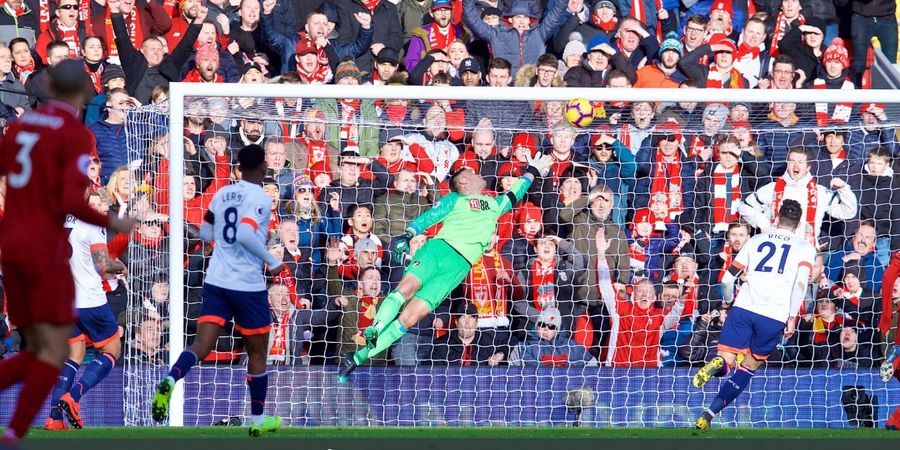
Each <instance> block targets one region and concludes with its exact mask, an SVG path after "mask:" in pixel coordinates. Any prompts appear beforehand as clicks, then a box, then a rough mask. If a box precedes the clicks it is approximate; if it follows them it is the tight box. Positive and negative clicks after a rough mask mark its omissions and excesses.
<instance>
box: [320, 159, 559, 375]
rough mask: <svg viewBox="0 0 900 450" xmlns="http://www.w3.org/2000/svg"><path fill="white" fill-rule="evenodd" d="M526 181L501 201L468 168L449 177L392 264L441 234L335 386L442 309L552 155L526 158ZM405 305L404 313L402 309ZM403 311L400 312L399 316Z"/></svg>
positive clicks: (382, 309) (384, 307) (400, 241)
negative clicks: (416, 243)
mask: <svg viewBox="0 0 900 450" xmlns="http://www.w3.org/2000/svg"><path fill="white" fill-rule="evenodd" d="M527 161H528V167H527V169H526V173H525V175H523V176H522V177H520V178H519V179H518V180H516V182H515V183H514V184H513V185H512V187H511V188H510V189H509V191H508V192H506V193H505V194H503V195H500V196H497V197H492V196H489V195H483V194H482V191H483V190H484V188H485V186H487V183H486V182H485V181H484V178H482V177H481V175H479V174H478V173H476V172H475V171H474V170H472V169H471V168H465V167H464V168H462V169H460V170H458V171H457V172H456V173H454V174H453V175H452V176H451V177H450V190H451V191H452V192H451V193H450V194H448V195H446V196H445V197H444V198H442V199H441V200H440V201H439V202H438V203H437V204H436V205H434V207H432V208H431V209H429V210H428V211H426V212H425V213H424V214H422V215H421V216H419V217H418V218H416V219H415V220H413V221H412V223H410V225H409V227H408V228H407V229H406V233H405V234H403V235H402V236H399V237H397V238H395V239H394V241H395V242H396V245H395V247H394V255H393V256H394V259H395V260H396V261H402V260H403V256H404V255H405V254H406V253H408V252H409V241H410V239H412V238H413V237H415V236H416V235H417V234H420V233H422V232H423V231H425V230H426V229H428V228H429V227H431V226H432V225H434V224H436V223H438V222H441V223H443V226H442V228H441V231H440V232H439V233H438V234H437V236H435V238H434V239H431V240H429V241H428V242H427V243H426V244H425V245H424V246H423V247H422V248H421V249H419V250H418V251H417V252H416V254H415V257H413V259H412V261H410V263H409V266H407V268H406V271H405V272H404V274H403V278H402V279H401V280H400V284H398V285H397V289H395V290H393V291H392V292H391V293H390V294H388V295H387V297H385V298H384V300H383V301H382V302H381V305H380V306H379V307H378V311H377V312H376V313H375V321H374V322H373V323H372V326H370V327H368V328H366V329H365V330H363V337H364V338H365V340H366V346H365V347H363V348H362V349H360V350H358V351H356V352H355V353H354V352H351V353H347V354H346V355H344V359H343V361H342V362H341V366H340V369H339V370H338V381H339V382H340V383H346V382H347V376H348V375H350V374H351V373H353V371H354V370H356V368H357V367H358V366H359V365H361V364H363V363H364V362H365V361H366V360H367V359H369V358H372V357H374V356H377V355H379V354H380V353H382V352H384V351H385V350H387V349H388V348H390V346H391V345H392V344H393V343H394V342H396V341H397V340H398V339H400V337H402V336H403V335H404V334H406V332H407V330H408V329H409V328H410V327H412V326H413V325H415V324H416V323H418V322H419V321H420V320H422V318H424V317H425V316H427V315H428V314H429V313H430V312H432V311H434V309H435V308H437V307H438V305H440V304H441V303H442V302H443V301H444V299H446V298H447V296H448V295H449V294H450V292H451V291H452V290H453V289H454V288H456V287H457V286H458V285H459V284H460V283H461V282H462V281H463V280H464V279H465V277H466V275H467V274H468V273H469V270H470V269H471V268H472V265H473V264H474V263H476V262H478V260H479V259H481V256H482V255H483V254H484V251H485V249H486V248H487V247H488V245H490V242H491V237H492V236H493V234H494V230H495V229H496V228H497V220H498V219H499V218H500V216H501V215H503V214H504V213H506V212H507V211H509V210H510V209H512V207H513V206H514V205H515V204H516V203H518V202H519V201H520V200H521V199H522V197H523V196H524V195H525V193H526V192H527V191H528V188H529V187H530V186H531V184H532V183H533V182H534V180H536V179H538V178H540V177H542V176H544V175H545V174H546V173H547V171H548V170H549V169H550V166H552V165H553V158H552V157H551V156H550V155H544V156H541V154H540V153H538V154H537V155H536V156H535V157H534V158H531V157H528V158H527ZM404 305H405V307H404ZM401 309H402V310H403V311H402V312H401V311H400V310H401Z"/></svg>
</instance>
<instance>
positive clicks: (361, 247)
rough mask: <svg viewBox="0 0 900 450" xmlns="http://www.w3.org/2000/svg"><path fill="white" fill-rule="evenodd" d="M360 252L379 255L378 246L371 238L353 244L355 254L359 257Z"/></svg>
mask: <svg viewBox="0 0 900 450" xmlns="http://www.w3.org/2000/svg"><path fill="white" fill-rule="evenodd" d="M360 252H374V253H378V244H376V243H375V241H373V240H371V239H369V238H365V239H360V240H359V241H358V242H357V243H356V244H353V254H354V255H355V256H359V253H360Z"/></svg>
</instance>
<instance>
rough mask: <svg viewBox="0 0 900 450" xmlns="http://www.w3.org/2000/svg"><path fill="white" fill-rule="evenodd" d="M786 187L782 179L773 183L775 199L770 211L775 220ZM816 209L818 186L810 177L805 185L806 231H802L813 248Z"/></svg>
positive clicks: (813, 178)
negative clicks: (772, 212) (773, 213)
mask: <svg viewBox="0 0 900 450" xmlns="http://www.w3.org/2000/svg"><path fill="white" fill-rule="evenodd" d="M786 185H787V181H785V180H784V177H781V178H779V179H778V180H776V181H775V199H774V201H773V202H772V210H773V211H774V212H775V219H777V218H778V210H779V209H780V208H781V201H782V200H783V199H784V187H785V186H786ZM818 208H819V191H818V185H817V184H816V179H815V177H812V178H810V180H809V183H806V229H805V230H804V231H803V236H804V237H805V238H806V240H807V242H809V243H810V244H811V245H812V246H813V247H818V243H817V242H816V240H817V239H816V237H817V236H816V235H817V234H818V230H816V211H817V210H818ZM772 224H773V225H774V224H775V221H774V220H773V221H772Z"/></svg>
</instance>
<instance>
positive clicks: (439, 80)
mask: <svg viewBox="0 0 900 450" xmlns="http://www.w3.org/2000/svg"><path fill="white" fill-rule="evenodd" d="M431 84H450V74H449V73H447V72H441V73H439V74H437V75H435V76H434V77H432V78H431Z"/></svg>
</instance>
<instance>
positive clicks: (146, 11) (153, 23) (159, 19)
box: [91, 1, 187, 92]
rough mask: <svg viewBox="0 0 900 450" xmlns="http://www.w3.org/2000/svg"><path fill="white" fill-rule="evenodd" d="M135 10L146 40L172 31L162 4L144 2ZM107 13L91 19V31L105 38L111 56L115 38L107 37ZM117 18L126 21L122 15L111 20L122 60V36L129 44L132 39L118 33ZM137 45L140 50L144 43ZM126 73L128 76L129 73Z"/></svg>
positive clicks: (104, 11) (119, 14)
mask: <svg viewBox="0 0 900 450" xmlns="http://www.w3.org/2000/svg"><path fill="white" fill-rule="evenodd" d="M134 8H135V9H136V10H138V17H139V18H140V20H141V23H140V26H141V34H142V35H143V36H144V38H145V39H146V38H148V37H150V36H153V35H157V34H158V35H165V34H166V33H168V32H169V31H171V30H172V17H171V16H169V14H167V13H166V10H165V9H163V6H162V3H159V2H155V1H148V2H144V4H143V5H139V4H135V5H134ZM107 11H108V10H107V9H106V8H103V9H101V10H100V13H98V14H95V15H94V16H93V17H91V29H92V31H93V33H92V34H93V35H95V36H99V37H101V38H103V42H105V43H106V52H107V54H109V48H110V44H111V43H112V42H113V36H107V35H106V12H107ZM115 16H118V17H122V22H124V21H125V19H124V16H123V15H122V13H118V14H113V15H111V16H110V18H111V19H112V27H113V32H114V34H115V35H116V36H115V43H116V48H117V49H118V50H119V58H121V57H122V50H121V49H122V46H121V45H119V40H120V39H121V38H120V36H121V37H124V38H126V39H128V41H129V42H131V38H130V37H129V35H128V33H125V34H120V33H119V32H118V31H116V23H115V19H113V17H115ZM185 34H187V33H185ZM135 44H136V45H137V47H138V48H140V47H141V46H142V45H143V42H137V43H135ZM171 49H172V48H171V47H169V50H170V51H171ZM125 73H126V74H128V72H127V71H126V72H125ZM128 92H131V91H130V90H129V91H128Z"/></svg>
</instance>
